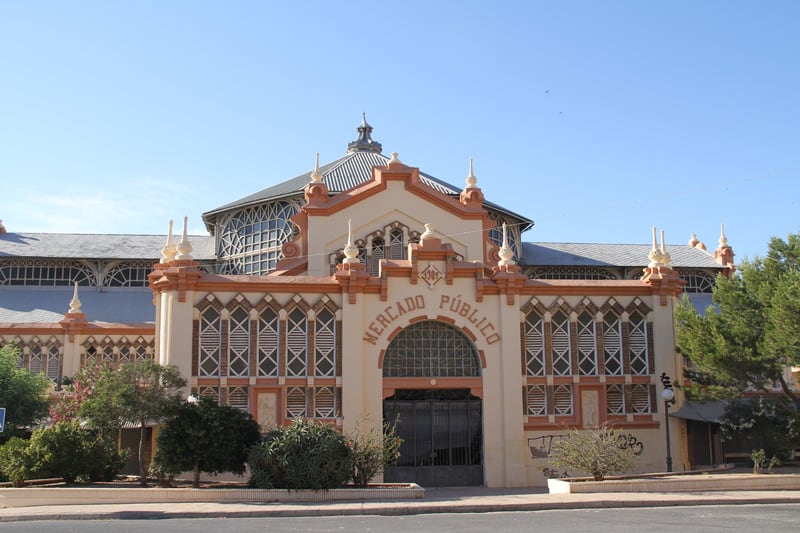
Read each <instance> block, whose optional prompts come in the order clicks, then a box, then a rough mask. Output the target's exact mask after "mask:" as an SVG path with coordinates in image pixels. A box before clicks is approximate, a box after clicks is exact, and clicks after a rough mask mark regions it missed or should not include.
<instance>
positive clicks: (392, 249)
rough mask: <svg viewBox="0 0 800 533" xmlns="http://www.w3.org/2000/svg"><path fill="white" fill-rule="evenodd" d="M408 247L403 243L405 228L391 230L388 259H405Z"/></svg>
mask: <svg viewBox="0 0 800 533" xmlns="http://www.w3.org/2000/svg"><path fill="white" fill-rule="evenodd" d="M405 256H406V249H405V246H404V243H403V230H401V229H399V228H395V229H393V230H392V231H390V232H389V249H388V250H387V253H386V257H387V258H388V259H404V258H405Z"/></svg>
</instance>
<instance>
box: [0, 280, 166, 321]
mask: <svg viewBox="0 0 800 533" xmlns="http://www.w3.org/2000/svg"><path fill="white" fill-rule="evenodd" d="M72 291H73V289H72V287H2V288H0V323H4V324H7V323H17V324H30V323H55V322H59V321H61V320H63V319H64V313H66V312H67V310H68V309H69V302H70V300H72ZM78 298H79V299H80V301H81V311H83V313H84V314H85V315H86V320H88V321H90V322H97V321H102V322H121V323H143V322H153V323H154V322H155V312H156V310H155V306H153V292H152V291H151V290H150V289H149V288H141V289H116V290H115V289H104V290H103V292H98V291H97V289H96V288H94V287H80V288H79V289H78Z"/></svg>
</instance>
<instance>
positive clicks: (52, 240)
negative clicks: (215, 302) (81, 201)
mask: <svg viewBox="0 0 800 533" xmlns="http://www.w3.org/2000/svg"><path fill="white" fill-rule="evenodd" d="M166 239H167V236H166V235H99V234H77V233H4V234H0V258H2V257H42V258H47V257H52V258H56V257H57V258H64V259H67V258H69V259H138V260H143V259H152V260H154V261H155V260H158V259H159V258H160V257H161V247H162V246H163V245H164V241H165V240H166ZM173 239H174V240H175V243H176V244H177V242H178V241H179V240H180V235H177V236H175V235H173ZM189 242H190V243H191V244H192V248H193V251H192V257H194V258H195V259H197V260H198V261H207V260H213V259H214V238H213V237H211V236H209V235H190V236H189Z"/></svg>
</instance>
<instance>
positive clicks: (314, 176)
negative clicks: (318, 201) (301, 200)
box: [311, 152, 322, 183]
mask: <svg viewBox="0 0 800 533" xmlns="http://www.w3.org/2000/svg"><path fill="white" fill-rule="evenodd" d="M320 181H322V172H320V170H319V152H317V160H316V162H315V163H314V170H313V172H311V183H319V182H320Z"/></svg>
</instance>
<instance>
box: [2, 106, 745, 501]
mask: <svg viewBox="0 0 800 533" xmlns="http://www.w3.org/2000/svg"><path fill="white" fill-rule="evenodd" d="M371 132H372V128H371V127H370V126H369V125H368V124H367V123H366V121H365V120H364V121H363V122H362V124H361V126H360V127H359V128H358V138H357V139H356V140H355V141H354V142H352V143H350V144H349V145H348V152H347V155H346V156H344V157H343V158H341V159H338V160H336V161H334V162H332V163H329V164H326V165H322V166H320V165H319V162H317V164H316V166H315V169H314V170H313V171H311V172H309V173H306V174H303V175H300V176H298V177H296V178H293V179H291V180H288V181H285V182H282V183H279V184H278V185H275V186H272V187H270V188H267V189H265V190H263V191H260V192H258V193H255V194H253V195H251V196H248V197H247V198H243V199H241V200H238V201H236V202H233V203H231V204H227V205H225V206H222V207H220V208H217V209H215V210H212V211H209V212H207V213H206V214H205V215H204V221H205V223H206V226H207V228H208V230H209V234H210V235H208V236H188V235H187V234H186V222H185V221H184V230H183V235H182V236H176V237H175V238H174V239H173V237H172V227H171V225H170V231H169V236H168V237H167V238H165V237H157V236H156V237H150V236H111V235H104V236H75V235H46V234H22V233H20V234H15V233H8V232H6V233H4V234H2V235H0V296H1V297H2V299H3V300H4V302H5V303H3V304H0V343H9V342H15V343H16V344H17V345H19V346H20V347H21V348H22V349H23V354H22V357H21V359H20V365H23V366H25V367H27V368H29V369H31V370H34V371H41V372H44V373H45V374H46V375H48V376H49V377H50V378H51V379H53V380H54V382H55V383H60V380H61V379H62V377H63V376H71V375H73V374H74V373H75V372H76V371H77V370H78V369H79V368H80V367H81V366H82V365H85V364H86V363H87V361H91V360H97V361H106V362H107V363H109V364H112V365H118V364H120V363H122V362H127V361H135V360H137V359H143V358H154V359H156V360H157V361H159V362H161V363H164V364H175V365H177V366H178V367H179V368H180V370H181V374H182V375H183V376H184V377H187V379H188V381H189V382H190V385H189V387H190V389H191V392H192V393H195V394H200V395H212V396H214V397H215V398H217V399H218V400H219V401H220V402H224V403H228V404H231V405H235V406H238V407H240V408H242V409H246V410H248V411H250V412H251V413H252V414H253V416H254V417H255V418H256V420H257V421H258V423H259V424H260V425H261V426H262V428H268V427H273V426H275V425H278V424H285V423H288V422H290V421H291V420H293V419H295V418H298V417H302V418H308V419H313V420H321V421H326V422H330V423H332V424H335V425H336V426H337V427H339V428H341V429H342V430H343V431H351V430H353V429H354V428H355V427H356V425H357V424H364V423H365V421H366V423H372V424H380V423H381V421H383V420H387V421H394V420H397V421H398V431H399V434H400V436H401V437H402V438H403V439H404V443H403V446H402V449H401V458H400V460H399V462H398V464H397V465H395V466H393V467H391V468H389V469H388V470H387V471H386V472H385V480H387V481H416V482H418V483H420V484H421V485H423V486H436V485H439V486H442V485H486V486H490V487H519V486H541V485H544V484H545V483H546V478H547V477H550V476H553V475H558V474H561V472H557V471H556V470H555V469H554V468H553V467H552V466H551V465H550V463H549V461H548V454H549V452H550V450H551V448H552V445H553V444H554V443H555V442H557V441H558V440H559V439H560V438H563V437H564V434H565V430H566V428H570V427H579V428H590V427H598V426H600V425H601V424H604V423H605V424H608V425H610V426H613V427H615V428H617V429H619V430H620V431H621V432H622V433H623V434H624V435H625V442H624V443H622V442H621V443H620V444H621V445H626V446H631V447H633V448H634V449H635V451H637V453H638V455H639V460H638V463H637V469H638V470H639V471H662V470H664V467H663V464H664V458H665V456H666V455H667V450H666V441H665V431H664V429H665V428H664V423H665V417H664V411H663V409H664V405H663V401H662V400H661V381H660V376H662V374H664V375H667V376H671V377H672V378H673V379H680V375H681V361H680V359H679V356H678V355H677V354H676V353H675V339H674V327H673V326H674V322H673V312H674V308H675V305H676V301H677V298H678V297H679V296H680V295H681V294H689V295H690V296H691V297H693V298H694V299H695V300H696V301H697V305H705V303H707V302H710V289H711V286H713V282H714V279H715V276H716V275H718V274H720V273H722V274H723V275H729V274H730V273H731V272H732V271H733V252H732V249H731V248H730V246H728V244H727V241H726V240H725V237H724V233H723V234H722V236H721V239H720V246H719V247H718V248H717V250H716V251H715V252H714V253H709V252H707V251H706V249H705V246H704V245H703V244H702V243H700V242H699V241H697V240H696V239H694V238H693V240H692V242H690V243H689V245H682V246H671V247H667V246H665V244H664V236H663V232H662V234H661V239H660V243H659V242H657V235H656V231H655V229H653V230H652V243H650V244H647V245H604V244H596V245H592V244H589V245H586V244H583V245H578V244H569V243H529V242H523V241H522V237H521V235H522V233H523V231H525V230H527V229H529V228H530V227H531V226H532V225H533V222H532V221H531V220H529V219H527V218H525V217H523V216H520V215H518V214H515V213H512V212H510V211H508V210H506V209H504V208H502V207H500V206H497V205H495V204H492V203H491V202H489V201H487V200H486V199H485V198H484V196H483V193H482V191H481V189H480V187H479V186H478V183H477V178H476V177H475V175H474V173H473V171H472V165H471V164H470V170H469V175H468V177H467V179H466V182H465V184H464V186H463V187H460V188H459V187H454V186H452V185H449V184H447V183H446V182H443V181H441V180H438V179H436V178H433V177H432V176H429V175H427V174H425V173H423V172H421V171H420V170H419V169H417V168H415V167H411V166H407V165H406V164H404V163H403V162H402V161H400V159H399V157H398V156H397V154H392V156H391V157H390V158H389V157H386V156H384V155H382V154H381V150H382V147H381V145H380V144H379V143H377V142H375V141H374V140H372V138H371ZM643 232H649V230H648V229H647V228H643ZM75 250H81V251H80V253H76V252H75ZM159 255H160V257H159ZM68 302H69V309H68V310H67V312H66V313H59V312H58V311H57V309H58V307H59V306H61V308H62V309H63V307H64V306H65V305H67V303H68ZM679 401H680V399H679ZM678 407H680V404H679V405H678ZM670 424H671V436H672V442H671V449H672V451H673V454H674V455H675V464H676V469H680V470H683V469H688V468H690V467H691V466H694V465H696V464H698V461H700V462H701V463H703V464H705V462H722V461H721V458H719V457H717V458H713V457H708V458H706V457H703V458H702V459H700V458H698V457H694V453H695V452H693V451H692V450H690V447H689V446H688V442H689V437H688V436H687V433H686V428H687V425H686V423H684V422H683V421H682V420H680V419H674V418H673V419H671V421H670ZM712 455H713V454H712Z"/></svg>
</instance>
